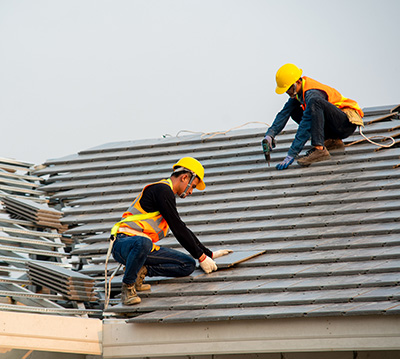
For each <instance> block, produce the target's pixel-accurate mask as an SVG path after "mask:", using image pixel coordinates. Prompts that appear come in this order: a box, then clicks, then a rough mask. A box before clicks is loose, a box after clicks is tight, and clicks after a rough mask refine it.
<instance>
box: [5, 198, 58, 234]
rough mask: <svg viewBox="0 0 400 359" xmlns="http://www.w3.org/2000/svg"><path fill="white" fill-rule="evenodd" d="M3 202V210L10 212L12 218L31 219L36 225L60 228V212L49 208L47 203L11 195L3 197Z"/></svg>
mask: <svg viewBox="0 0 400 359" xmlns="http://www.w3.org/2000/svg"><path fill="white" fill-rule="evenodd" d="M3 202H4V208H5V210H6V211H7V212H8V213H10V214H12V218H19V219H24V220H28V221H32V222H33V223H35V224H36V225H37V226H38V227H48V228H57V229H59V230H61V229H62V225H61V223H60V219H61V216H62V212H60V211H56V210H54V209H52V208H49V207H48V205H47V204H40V203H36V202H34V201H31V200H29V199H22V198H13V197H11V196H9V197H5V198H4V199H3Z"/></svg>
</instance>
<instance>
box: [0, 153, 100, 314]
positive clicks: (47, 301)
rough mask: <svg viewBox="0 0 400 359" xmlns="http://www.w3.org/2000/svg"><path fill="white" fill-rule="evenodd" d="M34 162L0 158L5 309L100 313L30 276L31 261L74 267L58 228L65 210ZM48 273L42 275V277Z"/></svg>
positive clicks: (0, 284)
mask: <svg viewBox="0 0 400 359" xmlns="http://www.w3.org/2000/svg"><path fill="white" fill-rule="evenodd" d="M32 168H33V165H32V164H30V163H26V162H22V161H17V160H12V159H6V158H0V268H1V271H0V310H5V311H18V312H40V313H55V314H63V315H82V314H84V315H86V314H96V313H98V311H96V310H86V309H84V308H81V309H74V308H70V306H71V304H70V303H66V299H65V297H64V296H61V295H59V294H58V293H60V292H57V291H52V293H49V291H47V293H43V291H42V290H41V288H42V287H41V286H40V287H38V286H36V285H34V283H32V281H31V279H30V277H29V276H28V269H27V267H28V266H29V265H32V266H35V265H36V266H41V265H48V264H49V263H50V262H51V263H52V266H53V267H54V268H58V269H57V271H58V270H62V268H72V265H71V264H69V263H68V258H69V257H70V255H69V254H68V253H66V251H65V250H64V249H65V247H66V245H65V243H63V242H62V240H61V239H62V237H61V234H60V233H59V232H58V231H57V230H56V228H59V229H61V228H62V226H61V224H60V218H61V212H59V211H56V210H54V209H52V208H50V207H49V206H48V201H49V200H48V198H46V196H45V193H44V192H43V191H41V190H40V188H39V187H40V183H41V182H42V181H44V180H43V178H41V177H38V176H35V175H32V174H31V173H30V172H31V169H32ZM42 274H43V273H39V274H38V276H39V277H40V278H42ZM78 275H80V274H78ZM89 279H90V278H89ZM90 280H91V279H90ZM39 291H41V292H39ZM66 306H67V308H66Z"/></svg>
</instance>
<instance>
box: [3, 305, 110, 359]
mask: <svg viewBox="0 0 400 359" xmlns="http://www.w3.org/2000/svg"><path fill="white" fill-rule="evenodd" d="M101 341H102V321H101V320H100V319H91V318H77V317H63V316H60V315H43V314H30V313H15V312H6V311H2V312H0V348H4V349H10V348H12V349H27V350H39V351H47V352H59V353H75V354H91V355H101V353H102V345H101V344H102V343H101Z"/></svg>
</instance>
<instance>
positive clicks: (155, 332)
mask: <svg viewBox="0 0 400 359" xmlns="http://www.w3.org/2000/svg"><path fill="white" fill-rule="evenodd" d="M350 350H351V351H358V350H373V351H375V350H400V316H398V315H390V316H351V317H350V316H349V317H315V318H285V319H268V320H252V321H250V320H241V321H229V322H226V321H224V322H204V323H200V322H198V323H179V324H162V323H157V324H134V323H126V322H125V321H124V320H116V319H113V320H110V319H106V320H104V322H103V358H104V359H110V358H140V357H152V356H157V357H168V356H180V355H186V356H187V355H211V354H214V355H218V354H219V355H223V354H225V355H227V354H245V353H246V354H250V353H282V352H324V351H350Z"/></svg>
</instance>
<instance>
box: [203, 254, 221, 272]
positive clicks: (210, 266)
mask: <svg viewBox="0 0 400 359" xmlns="http://www.w3.org/2000/svg"><path fill="white" fill-rule="evenodd" d="M199 262H200V267H201V269H202V270H203V271H204V272H205V273H207V274H209V273H211V272H213V271H216V270H217V269H218V267H217V264H216V263H215V262H214V261H213V260H212V259H211V258H210V257H208V256H205V258H204V259H203V260H202V261H200V259H199Z"/></svg>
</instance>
